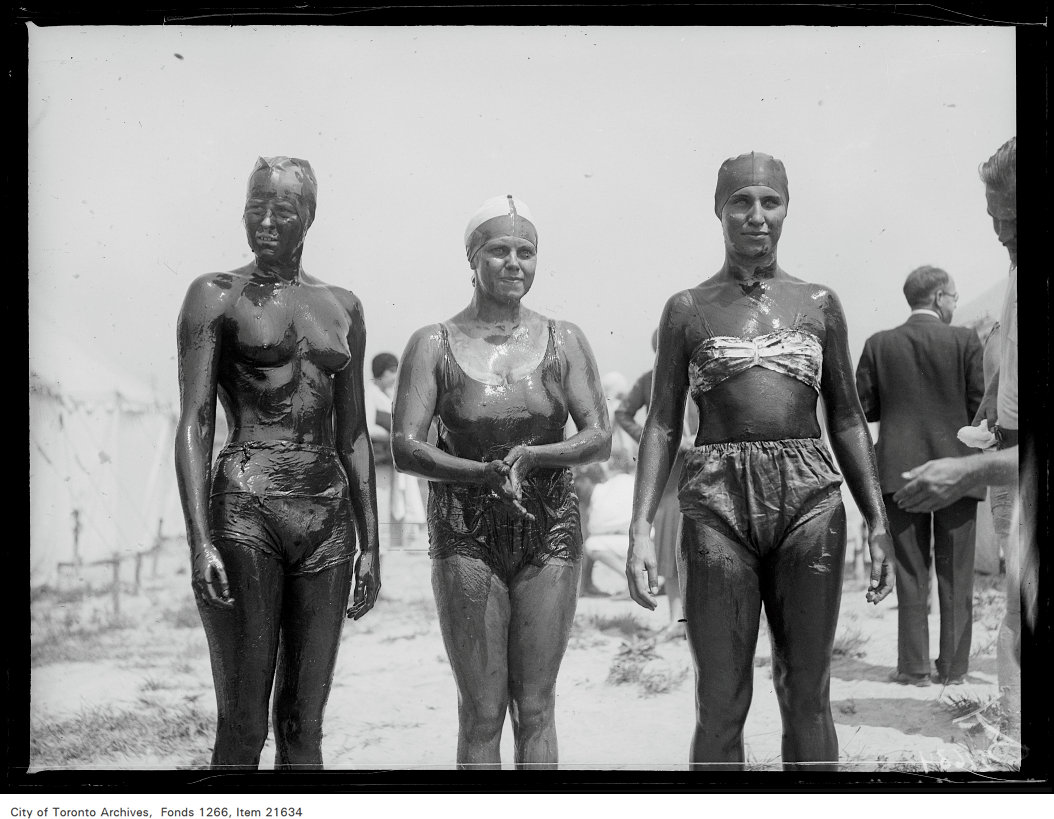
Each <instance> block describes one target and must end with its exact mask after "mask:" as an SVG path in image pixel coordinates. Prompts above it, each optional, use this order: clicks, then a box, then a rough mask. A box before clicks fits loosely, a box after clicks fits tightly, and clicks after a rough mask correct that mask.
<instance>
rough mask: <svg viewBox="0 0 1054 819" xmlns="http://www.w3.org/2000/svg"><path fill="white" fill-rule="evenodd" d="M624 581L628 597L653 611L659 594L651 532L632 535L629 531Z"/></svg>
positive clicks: (631, 531) (657, 573) (656, 565)
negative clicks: (627, 589)
mask: <svg viewBox="0 0 1054 819" xmlns="http://www.w3.org/2000/svg"><path fill="white" fill-rule="evenodd" d="M626 581H627V583H628V584H629V596H630V597H632V598H633V600H634V601H635V602H636V603H637V604H638V605H641V606H643V607H644V608H646V609H651V610H652V611H654V610H655V607H656V606H657V605H658V601H657V600H656V599H655V597H656V595H658V593H659V569H658V562H657V561H656V559H655V543H654V542H653V541H652V539H651V532H650V531H649V532H647V533H643V532H639V533H637V534H634V532H633V530H632V529H631V530H630V535H629V552H627V554H626Z"/></svg>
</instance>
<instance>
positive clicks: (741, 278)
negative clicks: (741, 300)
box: [721, 252, 785, 284]
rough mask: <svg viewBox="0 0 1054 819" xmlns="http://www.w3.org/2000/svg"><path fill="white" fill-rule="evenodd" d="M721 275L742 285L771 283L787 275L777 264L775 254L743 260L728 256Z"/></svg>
mask: <svg viewBox="0 0 1054 819" xmlns="http://www.w3.org/2000/svg"><path fill="white" fill-rule="evenodd" d="M721 275H722V276H725V277H727V278H729V279H731V280H733V281H736V282H739V283H740V284H754V283H756V282H765V281H771V280H772V279H776V278H780V277H781V276H783V275H785V274H784V273H783V271H782V270H780V267H779V265H778V264H776V254H775V253H774V252H773V253H768V254H766V255H765V256H763V257H761V258H758V259H743V258H737V257H733V256H731V255H729V254H726V255H725V263H724V266H723V267H722V268H721Z"/></svg>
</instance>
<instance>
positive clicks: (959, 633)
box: [882, 494, 977, 677]
mask: <svg viewBox="0 0 1054 819" xmlns="http://www.w3.org/2000/svg"><path fill="white" fill-rule="evenodd" d="M882 499H883V501H885V505H886V514H887V516H888V517H889V530H890V535H891V536H892V537H893V547H894V550H895V552H896V558H897V626H898V640H897V669H898V670H899V671H900V672H902V673H904V674H929V673H930V632H929V622H928V619H927V615H928V608H929V607H928V600H929V589H930V564H931V563H933V562H934V561H936V574H937V600H938V603H939V605H940V655H939V656H938V657H937V662H936V667H937V673H938V675H940V676H941V677H957V676H960V675H962V674H965V673H966V671H967V667H968V666H969V662H970V639H971V636H972V634H973V563H974V536H975V534H976V530H975V521H976V514H977V501H976V499H974V498H961V499H959V500H957V501H956V502H955V503H953V504H951V505H949V506H946V507H945V508H943V509H938V510H937V511H936V512H932V513H930V512H925V513H912V512H905V511H904V510H903V509H901V508H900V507H899V506H897V504H896V503H895V502H894V501H893V496H892V495H891V494H890V495H883V496H882ZM931 542H932V544H933V548H932V550H931V549H930V544H931Z"/></svg>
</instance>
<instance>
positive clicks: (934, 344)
mask: <svg viewBox="0 0 1054 819" xmlns="http://www.w3.org/2000/svg"><path fill="white" fill-rule="evenodd" d="M904 297H905V299H906V300H907V302H908V306H909V307H910V309H911V313H910V314H909V315H908V318H907V321H905V322H904V323H903V324H901V325H900V326H898V327H894V328H893V329H891V330H883V331H882V332H879V333H875V334H874V335H873V336H871V337H870V338H868V339H867V341H866V342H864V351H863V353H862V354H861V356H860V362H859V364H857V368H856V389H857V394H858V395H859V396H860V404H861V406H862V407H863V408H864V416H865V417H866V418H867V420H868V421H870V422H878V423H879V424H881V426H880V427H879V432H878V442H877V445H876V447H875V449H876V454H877V455H878V476H879V480H880V481H881V483H882V500H883V502H884V503H885V507H886V515H887V516H888V518H889V533H890V535H891V536H892V537H893V547H894V549H895V551H896V571H897V622H898V634H897V667H896V669H895V670H894V671H893V672H892V674H891V675H890V679H891V680H892V681H893V682H896V683H899V684H901V685H929V684H930V682H931V669H930V651H929V645H930V629H929V617H928V614H929V582H930V566H931V564H935V568H936V574H937V599H938V601H939V605H940V643H939V644H940V654H939V655H938V657H937V660H936V664H935V665H936V670H935V671H934V672H933V674H932V681H933V682H937V683H940V684H941V685H959V684H961V683H962V682H963V679H964V677H965V675H966V672H967V669H968V666H969V662H970V642H971V634H972V626H973V571H974V546H975V543H974V538H975V532H976V528H975V522H976V515H977V502H978V501H980V500H983V499H984V496H985V492H984V488H983V487H979V488H976V489H974V490H972V491H970V492H968V493H966V494H965V495H964V496H963V497H961V498H959V499H958V500H956V501H953V502H952V503H950V504H948V505H947V506H945V507H942V508H940V509H936V510H934V511H933V512H925V513H911V512H906V511H904V510H903V509H901V508H900V507H899V506H898V505H897V504H896V503H895V502H894V501H893V493H894V492H896V491H897V490H898V489H900V488H901V487H902V486H903V485H904V484H905V483H906V481H905V479H904V478H903V473H904V472H905V471H907V470H908V469H910V468H911V467H913V466H917V465H918V464H919V463H921V462H923V461H927V460H930V459H932V458H940V457H952V458H959V457H962V456H964V455H969V454H970V449H969V447H967V446H966V445H965V444H963V443H962V442H961V441H959V439H958V438H957V437H956V435H957V433H958V431H959V429H960V428H961V427H962V426H963V425H964V424H969V423H970V421H971V419H972V418H973V417H974V413H976V412H977V409H978V407H980V405H981V398H982V396H983V395H984V372H983V363H982V352H981V342H980V340H979V339H978V338H977V333H975V332H974V331H973V330H971V329H970V328H969V327H953V326H951V320H952V316H953V315H954V313H955V307H956V305H957V304H958V301H959V296H958V293H957V292H956V288H955V281H954V280H953V279H952V277H951V276H949V275H948V274H947V273H946V272H945V271H944V270H941V269H940V268H938V267H931V266H928V265H927V266H923V267H919V268H916V269H915V270H913V271H912V272H911V273H910V274H909V275H908V277H907V279H906V281H905V282H904ZM931 543H932V547H931Z"/></svg>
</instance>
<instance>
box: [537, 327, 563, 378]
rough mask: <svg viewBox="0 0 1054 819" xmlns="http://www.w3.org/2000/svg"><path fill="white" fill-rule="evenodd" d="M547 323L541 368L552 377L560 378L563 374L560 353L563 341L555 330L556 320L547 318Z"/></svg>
mask: <svg viewBox="0 0 1054 819" xmlns="http://www.w3.org/2000/svg"><path fill="white" fill-rule="evenodd" d="M548 325H549V340H548V341H547V342H546V345H545V356H544V357H543V359H542V361H543V362H544V365H543V367H542V369H543V370H544V371H546V372H548V373H549V374H550V375H552V376H553V377H555V378H557V379H560V380H562V379H563V374H564V361H563V359H564V357H563V355H561V351H562V347H563V342H562V341H561V340H560V334H559V333H557V332H556V320H555V319H548Z"/></svg>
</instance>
